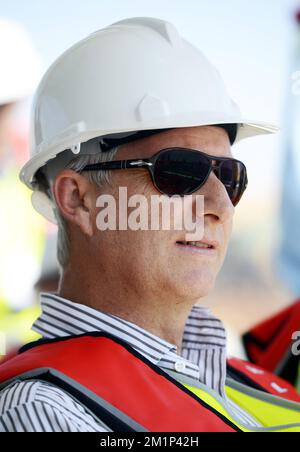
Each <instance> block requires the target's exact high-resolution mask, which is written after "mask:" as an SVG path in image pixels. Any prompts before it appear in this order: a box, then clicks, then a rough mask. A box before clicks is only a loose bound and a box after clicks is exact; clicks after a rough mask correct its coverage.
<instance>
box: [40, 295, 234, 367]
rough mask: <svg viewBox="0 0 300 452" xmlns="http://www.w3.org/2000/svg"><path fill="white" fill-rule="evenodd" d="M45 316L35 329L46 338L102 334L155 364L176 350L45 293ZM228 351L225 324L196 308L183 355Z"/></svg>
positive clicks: (123, 322) (121, 321)
mask: <svg viewBox="0 0 300 452" xmlns="http://www.w3.org/2000/svg"><path fill="white" fill-rule="evenodd" d="M40 299H41V307H42V314H41V315H40V317H39V318H38V319H37V320H36V321H35V322H34V324H33V326H32V329H33V330H34V331H36V332H38V333H39V334H41V335H42V336H43V337H44V338H58V337H63V336H68V335H78V334H84V333H88V332H91V331H101V332H106V333H110V334H113V335H115V336H117V337H118V338H120V339H123V340H125V341H126V342H127V343H128V344H129V345H131V346H132V347H133V348H134V349H135V350H137V351H139V352H140V353H142V354H143V355H144V356H146V357H147V358H148V359H150V360H151V361H152V362H153V363H155V364H158V363H159V361H160V360H161V359H162V357H163V356H165V355H166V354H167V353H170V352H173V353H176V352H177V347H176V346H175V345H174V344H171V343H169V342H167V341H165V340H164V339H161V338H160V337H158V336H155V335H154V334H152V333H150V332H148V331H146V330H145V329H143V328H141V327H139V326H138V325H135V324H133V323H131V322H129V321H127V320H124V319H121V318H120V317H117V316H114V315H111V314H106V313H104V312H101V311H98V310H96V309H94V308H91V307H89V306H85V305H82V304H79V303H74V302H72V301H70V300H67V299H65V298H62V297H60V296H58V295H56V294H52V293H46V292H42V293H41V295H40ZM216 348H218V349H220V348H221V349H225V348H226V333H225V329H224V326H223V324H222V322H221V321H220V320H219V319H216V318H215V317H214V316H213V315H212V314H211V312H210V310H209V309H208V308H207V307H204V306H199V305H195V306H193V308H192V310H191V312H190V315H189V317H188V320H187V323H186V326H185V331H184V335H183V342H182V352H183V355H185V356H186V355H187V353H188V351H189V350H209V349H216Z"/></svg>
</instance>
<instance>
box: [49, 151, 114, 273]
mask: <svg viewBox="0 0 300 452" xmlns="http://www.w3.org/2000/svg"><path fill="white" fill-rule="evenodd" d="M117 151H118V146H116V147H114V148H112V149H110V150H109V151H106V152H101V151H100V152H98V153H96V154H84V153H83V154H82V155H80V154H79V155H78V156H76V157H74V154H72V159H71V160H70V159H69V161H68V163H65V164H63V165H62V166H60V163H58V164H57V163H56V167H55V171H54V172H53V171H52V170H51V167H50V170H49V165H51V163H50V162H51V161H50V162H49V164H46V165H45V167H44V170H43V173H44V174H43V176H44V180H46V185H48V189H47V190H46V192H47V193H48V195H50V196H51V200H52V202H53V204H54V214H55V217H56V220H57V225H58V235H57V260H58V263H59V265H60V266H61V267H62V268H64V267H65V266H66V265H67V263H68V259H69V250H70V242H69V234H68V224H67V222H66V220H65V218H64V216H63V215H62V213H61V211H60V209H59V207H58V205H57V203H56V200H55V196H54V195H53V191H52V186H53V182H54V180H55V177H56V175H57V174H58V172H59V171H58V170H57V167H59V166H60V168H59V170H62V169H72V170H74V171H76V172H80V171H81V170H82V169H83V168H84V167H85V166H86V165H90V164H93V163H101V162H106V161H110V160H112V159H113V158H114V156H115V155H116V153H117ZM70 152H71V151H69V150H67V151H64V152H62V154H64V155H61V156H58V157H56V158H55V159H54V160H56V161H57V160H58V161H59V160H60V161H61V162H64V159H65V158H66V157H65V156H66V155H67V153H69V154H70ZM47 166H48V167H47ZM51 172H52V173H53V174H51ZM82 175H83V176H84V177H86V178H87V179H88V180H89V181H90V182H92V183H94V184H96V185H97V186H98V187H101V186H103V185H105V184H108V185H110V184H111V174H110V171H89V172H82Z"/></svg>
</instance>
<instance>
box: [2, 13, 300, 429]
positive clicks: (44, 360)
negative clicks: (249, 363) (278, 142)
mask: <svg viewBox="0 0 300 452" xmlns="http://www.w3.org/2000/svg"><path fill="white" fill-rule="evenodd" d="M32 131H33V134H32V137H33V141H32V151H33V154H34V155H33V156H32V159H31V160H30V162H29V163H28V164H27V165H25V167H24V168H23V171H22V172H21V178H22V180H23V181H24V182H25V183H26V184H27V185H28V186H29V187H31V188H32V189H33V199H32V200H33V204H34V206H35V208H36V209H37V210H38V211H40V212H41V213H43V215H44V216H46V217H47V218H48V219H51V220H52V221H56V222H57V223H58V226H59V237H58V257H59V261H60V264H61V267H62V277H61V281H60V287H59V291H58V294H54V295H53V294H47V293H44V294H42V295H41V302H42V309H43V312H42V315H41V317H40V318H39V319H37V321H36V322H35V324H34V326H33V329H34V330H35V331H38V332H39V333H41V334H42V336H43V339H44V340H43V341H41V342H37V343H35V344H31V345H29V346H27V347H25V349H22V351H21V353H20V354H19V355H18V356H17V357H15V358H13V359H11V360H10V361H8V362H7V363H6V364H4V365H2V367H1V368H0V382H2V385H1V388H2V393H1V398H0V415H1V418H0V428H1V430H2V431H15V430H17V431H149V430H150V431H240V430H242V431H256V430H257V429H261V430H268V429H269V428H273V427H274V426H276V427H277V429H278V430H290V429H291V427H290V424H293V429H294V430H295V429H298V430H299V427H300V415H299V405H297V403H296V402H293V403H292V402H290V401H284V399H282V400H281V399H280V403H278V400H279V399H278V398H276V397H273V396H272V395H270V394H267V392H269V393H272V391H273V392H274V391H275V389H274V387H273V386H274V385H273V386H271V384H270V383H276V384H277V389H276V391H277V394H278V393H279V392H278V387H279V386H280V384H281V386H280V389H281V390H282V391H284V393H285V396H286V398H288V399H289V400H292V399H293V400H295V398H296V394H294V393H293V390H292V388H290V387H289V386H283V383H282V382H281V381H280V382H279V380H278V379H277V380H276V382H275V381H273V380H272V379H271V380H270V379H269V377H268V376H267V375H266V374H264V372H263V371H261V370H257V369H255V368H254V367H252V368H251V369H250V370H249V369H246V365H245V366H244V367H243V364H242V363H240V362H237V363H235V365H234V366H231V367H230V372H231V376H233V377H237V375H239V377H238V378H239V382H237V381H235V380H233V379H231V380H230V386H229V383H228V382H227V384H226V388H225V379H226V374H227V363H226V333H225V331H224V328H223V325H222V323H221V321H219V320H217V319H216V318H214V317H213V316H212V314H211V313H210V312H209V310H207V309H205V308H203V307H201V306H199V305H198V304H197V303H199V300H200V299H201V298H202V297H203V296H205V295H207V293H208V292H209V291H210V290H211V289H212V288H213V286H214V282H215V278H216V276H217V274H218V272H219V270H220V268H221V266H222V263H223V260H224V257H225V254H226V249H227V245H228V240H229V237H230V234H231V228H232V220H233V215H234V206H236V205H237V204H238V202H239V200H240V198H241V197H242V194H243V192H244V190H245V189H246V186H247V174H246V168H245V166H244V165H243V163H242V162H239V161H237V160H235V159H233V157H232V153H231V144H233V143H234V142H235V141H236V140H238V139H241V138H243V137H246V136H251V135H255V134H259V133H267V132H272V131H274V128H273V127H272V126H267V125H263V124H254V123H247V122H246V121H245V120H243V119H242V117H241V115H240V112H239V110H238V108H237V106H236V105H235V104H234V103H233V102H232V101H231V100H230V98H229V97H228V95H227V93H226V91H225V89H224V86H223V83H222V81H221V79H220V76H219V75H218V73H217V72H216V70H215V69H214V68H213V67H212V66H211V64H210V63H209V62H208V61H207V60H206V58H205V57H204V56H203V55H202V54H201V53H200V52H199V51H198V50H197V49H195V48H194V47H193V46H192V45H191V44H189V43H187V42H186V41H184V40H183V39H182V38H181V37H180V36H179V34H178V32H177V30H176V29H175V28H174V27H173V26H172V25H171V24H170V23H167V22H164V21H162V20H158V19H152V18H132V19H127V20H124V21H121V22H118V23H116V24H113V25H111V26H109V27H107V28H105V29H103V30H100V31H99V32H96V33H94V34H92V35H91V36H89V37H88V38H87V39H85V40H83V41H81V42H80V43H78V44H76V45H75V46H74V47H72V48H71V49H70V50H68V51H67V52H66V53H65V54H64V55H62V56H61V57H60V58H59V59H58V60H57V62H56V63H55V64H54V65H52V67H51V68H50V69H49V71H48V72H47V74H46V75H45V76H44V79H43V80H42V82H41V84H40V87H39V89H38V91H37V94H36V98H35V102H34V110H33V129H32ZM105 170H107V171H105ZM109 170H112V171H109ZM122 189H123V191H125V192H126V196H127V199H128V200H129V202H128V206H129V209H128V210H126V214H125V215H124V212H123V214H122V215H123V216H122V215H120V213H122V212H121V211H123V210H124V202H121V203H120V202H119V201H120V199H121V198H122V196H123V192H122ZM157 195H162V196H163V199H164V200H166V199H170V198H171V197H172V196H173V195H176V196H175V198H174V199H173V201H174V209H172V210H170V212H171V213H170V218H169V219H171V220H172V224H174V225H178V224H179V223H180V222H179V220H180V217H182V211H179V210H176V207H178V206H180V205H181V201H182V200H183V199H185V200H186V205H187V207H188V209H189V212H190V213H192V216H193V219H194V220H195V224H196V225H198V226H199V229H198V230H197V234H198V235H197V236H195V235H194V234H192V237H190V235H188V234H187V232H191V231H187V230H186V229H188V228H186V229H185V228H179V227H178V228H175V227H174V228H166V229H164V228H162V227H159V228H146V227H144V226H145V222H144V220H145V218H146V219H149V218H150V217H151V215H152V211H151V213H149V210H148V206H149V205H150V204H151V202H152V200H153V197H154V196H157ZM197 195H199V196H200V200H201V199H203V197H204V210H201V209H198V207H199V205H200V207H201V205H202V204H201V202H200V203H199V204H198V200H199V198H197ZM137 196H139V197H138V198H137ZM122 199H123V198H122ZM137 199H138V203H140V204H139V208H138V215H137V216H139V217H140V218H139V221H136V222H134V221H133V218H134V217H133V216H132V215H131V214H132V213H134V214H136V212H134V210H133V209H132V208H133V207H136V204H137V201H136V200H137ZM111 200H114V201H115V204H113V203H111ZM202 206H203V205H202ZM99 207H104V208H107V210H106V211H105V215H104V216H102V213H103V209H102V210H100V209H99ZM109 207H111V210H110V209H109ZM126 207H127V206H126ZM111 211H112V212H113V213H114V214H115V215H113V218H112V217H111ZM101 212H102V213H101ZM178 212H179V213H178ZM104 217H105V218H104ZM124 217H125V220H128V221H127V223H126V224H125V227H124ZM115 218H117V219H118V222H117V223H118V224H117V227H116V228H114V227H113V226H114V219H115ZM135 219H136V217H135ZM150 219H151V220H153V218H152V217H151V218H150ZM129 220H130V221H129ZM154 220H155V219H154ZM138 222H140V223H141V224H142V227H141V228H140V229H141V230H137V229H138V228H137V227H135V226H136V224H137V223H138ZM202 223H203V224H204V234H201V233H199V231H201V227H200V226H201V224H202ZM107 225H108V226H109V227H107V228H106V227H105V226H107ZM128 225H131V227H128ZM132 225H133V226H132ZM235 367H236V368H239V369H237V371H236V372H235ZM247 372H248V374H249V373H250V376H249V375H248V376H247V375H246V374H247ZM257 374H258V375H259V377H260V378H259V377H256V375H257ZM251 375H252V378H251ZM16 379H17V380H18V381H16ZM235 379H237V378H235ZM258 379H259V383H260V385H259V384H258ZM269 380H270V381H269ZM228 381H229V380H228ZM245 381H247V382H248V386H245V385H244V384H242V383H243V382H245ZM245 388H247V389H245ZM258 388H259V389H260V390H258ZM272 388H273V389H272ZM225 390H226V393H225ZM262 390H264V392H263V391H262ZM246 392H247V394H248V395H247V397H249V400H250V402H249V403H248V404H247V403H244V402H245V401H244V399H243V398H245V397H246ZM296 400H298V399H296ZM242 401H243V402H242ZM298 401H299V400H298ZM245 405H246V406H245ZM275 405H276V406H275ZM253 406H254V407H255V408H253ZM282 410H285V411H284V413H285V415H284V417H283V419H282V422H281V424H283V425H282V426H278V418H279V416H281V417H282V416H283V414H282ZM266 412H267V415H266V414H265V413H266ZM274 413H276V416H277V417H275V418H274Z"/></svg>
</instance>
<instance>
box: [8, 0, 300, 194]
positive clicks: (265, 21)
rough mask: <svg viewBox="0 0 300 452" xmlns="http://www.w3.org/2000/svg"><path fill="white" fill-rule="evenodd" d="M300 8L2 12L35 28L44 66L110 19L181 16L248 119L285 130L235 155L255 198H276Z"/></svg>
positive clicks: (183, 28) (121, 1) (70, 6)
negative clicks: (262, 196)
mask: <svg viewBox="0 0 300 452" xmlns="http://www.w3.org/2000/svg"><path fill="white" fill-rule="evenodd" d="M297 6H298V7H299V8H300V0H252V1H251V2H248V1H246V0H226V1H224V0H185V1H184V2H183V1H182V0H180V1H179V0H164V1H161V0H151V2H150V1H148V0H147V1H145V0H139V1H136V0H113V1H112V0H85V1H84V2H83V1H78V0H59V1H58V0H51V1H50V0H43V1H40V0H26V1H24V0H9V1H3V0H0V16H4V17H7V18H10V19H13V20H16V21H17V22H19V23H20V24H21V25H23V26H24V27H25V28H26V29H27V31H28V32H29V34H30V35H31V38H32V41H33V43H34V45H35V47H36V49H37V51H38V52H39V54H40V57H41V64H42V69H43V71H45V70H46V69H47V68H48V67H49V65H50V64H51V63H52V62H53V61H54V60H55V59H56V58H57V57H58V56H59V55H60V54H61V53H62V52H63V51H64V50H66V49H67V48H68V47H70V46H71V45H72V44H74V43H75V42H76V41H78V40H80V39H82V38H84V37H85V36H86V35H88V34H89V33H92V32H94V31H96V30H97V29H100V28H103V27H105V26H107V25H109V24H110V23H113V22H116V21H118V20H121V19H124V18H127V17H132V16H150V17H159V18H162V19H165V20H168V21H170V22H173V23H174V24H175V25H176V27H177V28H178V29H179V31H180V33H181V34H182V35H183V36H184V37H185V38H186V39H188V40H189V41H191V42H192V43H193V44H194V45H196V46H197V47H199V48H200V49H201V50H202V51H203V52H204V53H205V54H206V55H207V56H208V58H209V59H210V60H211V61H212V62H213V63H214V64H215V65H216V66H217V68H218V69H219V71H220V72H221V74H222V76H223V78H224V80H225V83H226V85H227V87H228V90H229V92H230V93H231V95H232V97H233V99H234V100H235V101H236V102H237V103H238V104H239V105H240V107H241V109H242V111H243V113H244V116H245V117H246V118H249V119H251V120H261V121H266V122H271V123H275V124H278V125H279V126H280V127H281V128H282V129H283V131H282V132H281V133H280V134H277V135H276V136H272V137H271V136H266V137H260V138H254V139H251V140H246V141H245V142H244V143H241V144H238V145H237V146H236V149H235V155H236V156H237V157H238V158H241V159H242V160H243V161H244V162H245V163H246V165H247V167H248V172H249V180H250V187H249V189H248V193H247V196H249V197H256V198H257V196H258V195H261V194H262V193H263V194H264V195H266V196H269V197H270V196H271V197H272V194H275V193H276V190H278V189H279V187H280V174H281V173H280V169H281V159H282V153H283V150H284V128H285V113H284V112H285V111H286V108H288V106H286V102H285V99H286V93H287V90H290V89H291V70H292V69H291V67H292V66H291V61H292V55H293V49H294V47H295V39H296V38H295V21H294V18H293V14H294V11H295V9H296V8H297ZM299 69H300V68H299Z"/></svg>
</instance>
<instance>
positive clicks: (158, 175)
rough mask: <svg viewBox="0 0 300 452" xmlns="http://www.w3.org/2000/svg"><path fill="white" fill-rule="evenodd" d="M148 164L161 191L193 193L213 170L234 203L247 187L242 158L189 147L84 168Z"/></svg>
mask: <svg viewBox="0 0 300 452" xmlns="http://www.w3.org/2000/svg"><path fill="white" fill-rule="evenodd" d="M132 168H145V169H147V170H148V171H149V173H150V175H151V178H152V181H153V184H154V186H155V187H156V188H157V190H158V191H160V192H161V193H163V194H165V195H168V196H173V195H180V196H184V195H191V194H192V193H194V192H195V191H197V190H199V188H201V187H202V186H203V185H204V184H205V183H206V181H207V179H208V177H209V175H210V173H211V172H212V171H213V172H214V173H215V175H216V176H217V178H218V179H219V180H220V181H221V182H222V184H223V185H224V187H225V189H226V191H227V193H228V196H229V198H230V199H231V202H232V204H233V205H234V206H236V205H237V204H238V202H239V201H240V199H241V197H242V195H243V193H244V191H245V190H246V188H247V184H248V179H247V169H246V167H245V165H244V164H243V163H242V162H240V161H239V160H236V159H233V158H227V157H214V156H211V155H207V154H205V153H203V152H200V151H196V150H193V149H186V148H179V147H174V148H167V149H162V150H161V151H159V152H157V153H156V154H154V155H153V156H152V157H150V158H143V159H131V160H115V161H110V162H102V163H94V164H90V165H86V166H85V167H84V168H83V169H82V170H81V171H104V170H107V171H108V170H114V169H132Z"/></svg>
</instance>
